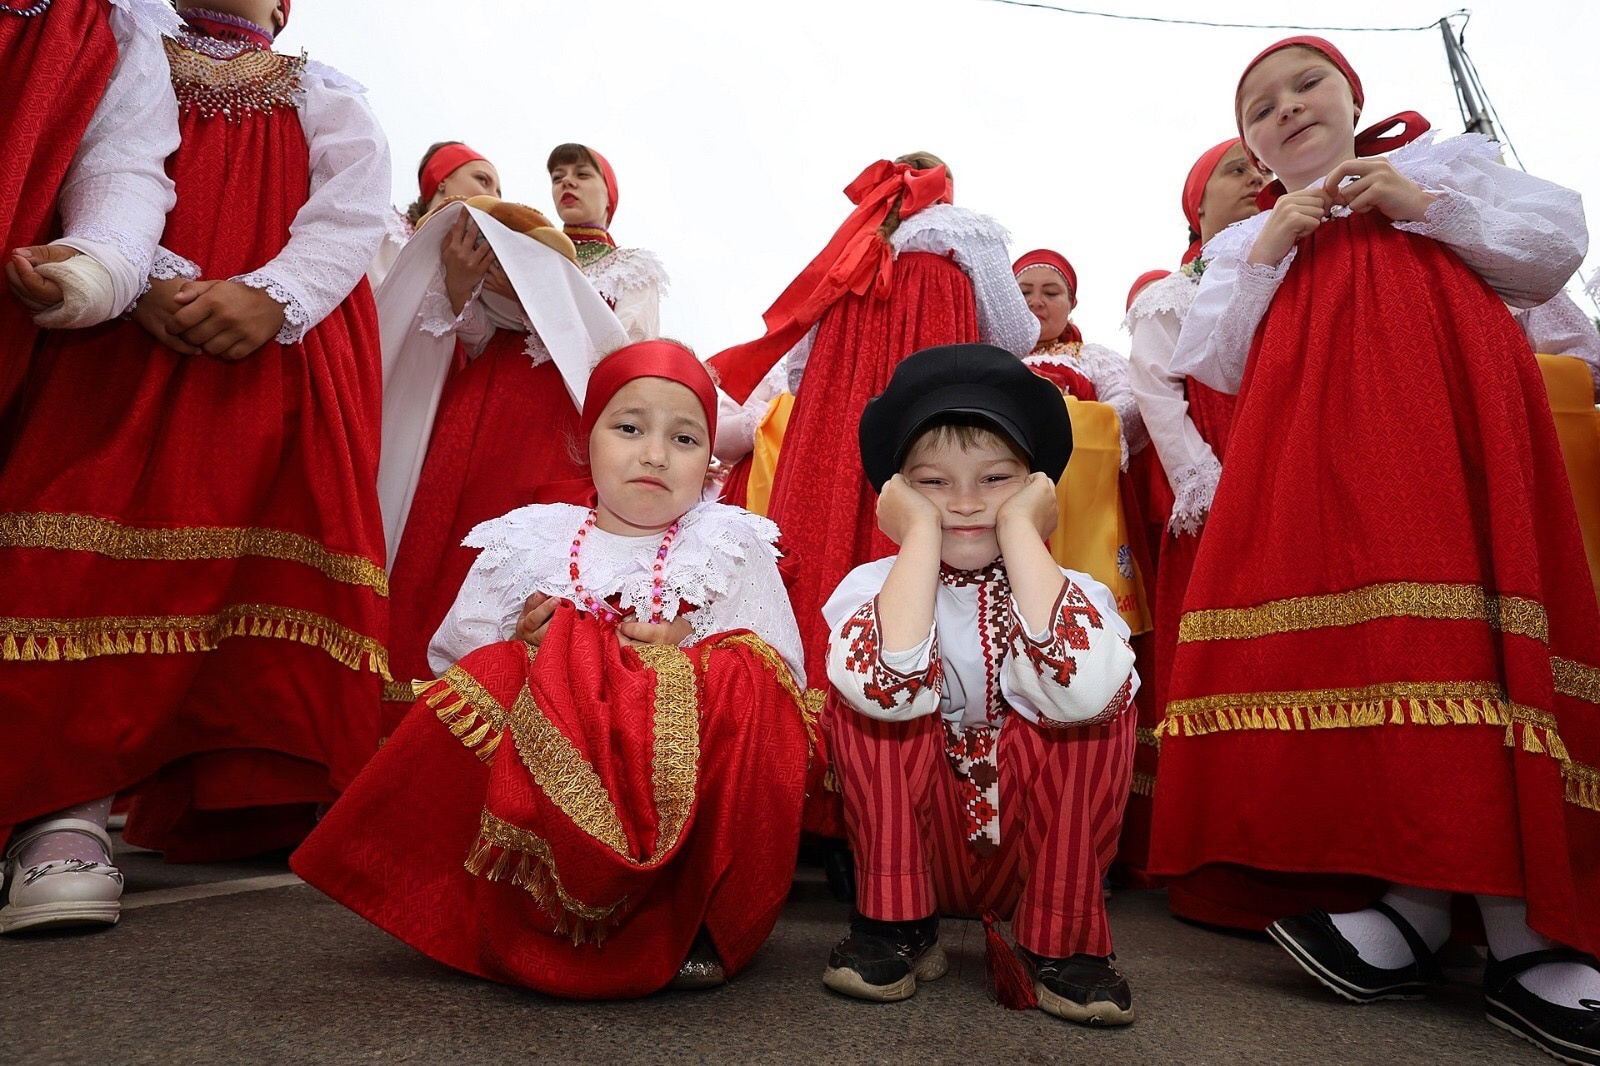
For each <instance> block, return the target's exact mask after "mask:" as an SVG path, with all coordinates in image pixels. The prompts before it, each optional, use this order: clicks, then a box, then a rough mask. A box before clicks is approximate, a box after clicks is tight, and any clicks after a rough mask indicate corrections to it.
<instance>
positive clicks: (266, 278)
mask: <svg viewBox="0 0 1600 1066" xmlns="http://www.w3.org/2000/svg"><path fill="white" fill-rule="evenodd" d="M229 280H230V281H237V282H238V283H239V284H240V285H248V286H250V287H251V288H252V289H260V290H261V291H262V292H264V293H266V294H267V295H268V296H270V297H272V298H273V299H274V300H276V301H278V302H279V303H280V304H282V305H283V328H282V329H280V330H278V335H277V336H276V337H275V338H273V339H274V340H276V341H277V342H278V343H279V344H299V343H300V342H301V341H302V340H303V339H305V335H306V330H308V329H310V328H311V317H310V316H309V315H307V314H306V309H305V308H304V307H302V306H301V305H300V301H299V300H297V299H295V297H294V294H293V293H291V292H290V291H289V290H288V289H285V288H284V287H283V286H282V285H280V284H279V283H278V282H277V280H276V279H274V278H272V277H271V276H270V275H267V274H264V273H262V272H261V271H259V270H256V271H252V272H250V273H249V274H240V275H239V276H238V277H236V278H230V279H229Z"/></svg>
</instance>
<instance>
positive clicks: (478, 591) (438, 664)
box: [428, 553, 526, 676]
mask: <svg viewBox="0 0 1600 1066" xmlns="http://www.w3.org/2000/svg"><path fill="white" fill-rule="evenodd" d="M504 566H505V560H504V559H497V558H495V557H494V556H493V555H491V554H489V553H485V554H482V555H479V556H478V558H477V560H476V561H474V562H473V564H472V569H471V570H470V571H468V572H467V579H466V580H465V581H463V582H462V583H461V590H460V591H459V592H457V593H456V598H455V601H454V602H453V603H451V604H450V610H449V611H448V612H446V614H445V616H444V621H442V622H440V623H439V628H438V630H436V631H435V632H434V634H433V639H432V640H430V641H429V642H428V665H429V666H430V667H431V668H432V669H433V672H434V675H435V676H437V675H439V674H442V673H444V672H445V671H446V670H448V669H449V668H450V667H451V666H452V665H454V664H455V663H456V662H457V661H459V660H460V659H461V658H462V657H463V656H465V655H467V654H468V653H470V652H474V651H477V650H478V649H479V648H482V647H487V646H488V645H490V644H494V643H496V642H498V641H502V640H508V639H510V637H511V636H512V634H514V633H515V632H516V631H517V619H518V618H519V617H521V615H522V604H523V600H525V599H526V597H523V599H519V600H516V601H515V602H512V598H511V587H512V586H511V582H509V581H508V580H507V579H506V575H504V574H502V573H501V572H500V571H501V570H502V569H503V568H504Z"/></svg>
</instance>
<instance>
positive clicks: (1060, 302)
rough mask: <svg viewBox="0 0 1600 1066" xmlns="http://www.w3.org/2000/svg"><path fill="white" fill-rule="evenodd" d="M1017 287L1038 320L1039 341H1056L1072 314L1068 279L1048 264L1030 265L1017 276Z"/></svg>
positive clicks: (1064, 330)
mask: <svg viewBox="0 0 1600 1066" xmlns="http://www.w3.org/2000/svg"><path fill="white" fill-rule="evenodd" d="M1017 288H1019V289H1021V290H1022V298H1023V299H1024V300H1027V301H1028V310H1030V311H1032V312H1033V317H1034V318H1037V319H1038V320H1039V340H1040V342H1044V341H1053V340H1055V339H1056V338H1057V337H1059V336H1061V334H1062V333H1064V332H1066V328H1067V319H1068V317H1070V316H1071V314H1072V308H1073V303H1072V292H1071V290H1069V289H1068V288H1067V282H1066V279H1065V278H1063V277H1062V276H1061V275H1060V273H1058V272H1057V271H1055V270H1052V269H1051V268H1050V267H1047V266H1031V267H1029V268H1028V269H1027V270H1024V271H1023V272H1022V273H1020V274H1018V275H1017Z"/></svg>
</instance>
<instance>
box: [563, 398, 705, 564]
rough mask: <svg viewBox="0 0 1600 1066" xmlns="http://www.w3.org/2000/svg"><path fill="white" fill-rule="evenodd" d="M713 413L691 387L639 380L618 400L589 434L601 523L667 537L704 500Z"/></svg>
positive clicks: (612, 529)
mask: <svg viewBox="0 0 1600 1066" xmlns="http://www.w3.org/2000/svg"><path fill="white" fill-rule="evenodd" d="M710 439H711V434H710V432H709V427H708V426H707V425H706V412H705V409H704V408H703V407H701V406H700V400H699V399H698V398H697V397H696V396H695V394H694V393H693V392H692V391H691V390H690V389H689V387H688V386H687V385H680V384H679V383H678V382H676V381H668V380H667V379H666V378H635V379H634V380H632V381H630V382H628V383H627V384H626V385H624V386H622V388H620V389H618V390H617V394H616V395H615V396H613V397H611V401H610V402H609V403H607V404H606V406H605V410H603V411H602V412H601V413H600V419H599V421H597V422H596V423H595V424H594V429H593V430H592V431H591V432H590V433H589V470H590V473H591V474H592V475H593V477H594V487H595V494H596V496H597V497H598V498H599V502H598V503H597V504H596V506H595V525H597V526H599V527H600V528H601V529H603V530H605V531H606V532H607V533H617V534H620V535H622V536H629V537H633V536H644V535H646V534H652V533H660V532H661V531H662V530H664V529H666V528H667V527H668V526H670V525H671V524H672V523H673V522H676V521H677V520H678V519H679V518H681V517H682V516H683V513H684V512H685V511H687V510H688V509H689V508H690V507H693V506H694V504H695V502H696V501H697V500H699V499H700V492H701V490H702V488H703V487H704V485H705V480H706V468H707V467H708V466H709V465H710V464H711V448H710V444H709V441H710Z"/></svg>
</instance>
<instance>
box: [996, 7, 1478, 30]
mask: <svg viewBox="0 0 1600 1066" xmlns="http://www.w3.org/2000/svg"><path fill="white" fill-rule="evenodd" d="M984 2H985V3H990V4H1007V5H1010V6H1011V7H1032V8H1038V9H1039V10H1041V11H1055V12H1059V13H1060V14H1063V15H1085V16H1088V17H1090V18H1102V19H1116V20H1119V21H1122V22H1159V23H1163V24H1165V25H1169V26H1206V27H1209V28H1211V29H1222V30H1300V31H1302V32H1307V33H1421V32H1424V31H1426V30H1432V29H1434V28H1436V27H1437V26H1438V25H1439V22H1440V21H1441V20H1439V19H1435V20H1434V21H1432V22H1430V23H1428V24H1427V25H1426V26H1289V25H1285V24H1282V23H1275V22H1207V21H1204V20H1202V19H1174V18H1160V17H1158V16H1156V15H1124V14H1119V13H1116V12H1112V11H1089V10H1087V9H1085V8H1076V7H1061V6H1059V5H1056V4H1040V3H1033V2H1030V0H984ZM1470 14H1471V13H1470V12H1468V11H1467V10H1465V9H1461V10H1458V11H1453V12H1451V13H1450V14H1448V15H1446V16H1444V17H1445V18H1447V19H1450V18H1455V17H1456V16H1457V15H1467V16H1469V17H1470Z"/></svg>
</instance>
